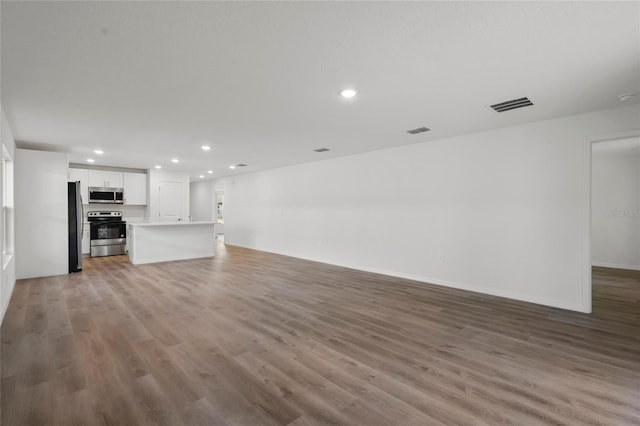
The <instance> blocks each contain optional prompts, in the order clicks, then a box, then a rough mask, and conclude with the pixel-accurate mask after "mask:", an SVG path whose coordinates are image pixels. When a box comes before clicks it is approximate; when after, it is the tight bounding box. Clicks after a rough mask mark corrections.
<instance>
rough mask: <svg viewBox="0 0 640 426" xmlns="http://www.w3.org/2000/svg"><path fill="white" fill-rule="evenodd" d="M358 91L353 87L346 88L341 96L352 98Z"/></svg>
mask: <svg viewBox="0 0 640 426" xmlns="http://www.w3.org/2000/svg"><path fill="white" fill-rule="evenodd" d="M356 93H357V92H356V91H355V90H353V89H344V90H343V91H342V92H340V96H342V97H343V98H347V99H351V98H353V97H354V96H355V95H356Z"/></svg>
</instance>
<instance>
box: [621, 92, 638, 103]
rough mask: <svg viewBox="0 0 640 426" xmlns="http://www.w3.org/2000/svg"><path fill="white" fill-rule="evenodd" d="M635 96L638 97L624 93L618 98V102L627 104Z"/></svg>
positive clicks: (634, 94)
mask: <svg viewBox="0 0 640 426" xmlns="http://www.w3.org/2000/svg"><path fill="white" fill-rule="evenodd" d="M636 96H638V94H637V93H625V94H623V95H620V96H618V100H619V101H620V102H629V101H631V100H633V99H634V98H635V97H636Z"/></svg>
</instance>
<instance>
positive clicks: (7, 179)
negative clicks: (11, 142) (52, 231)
mask: <svg viewBox="0 0 640 426" xmlns="http://www.w3.org/2000/svg"><path fill="white" fill-rule="evenodd" d="M1 238H2V260H3V265H2V266H3V269H4V267H6V265H7V264H8V263H9V262H10V261H11V258H12V256H13V249H14V246H13V159H12V158H11V155H10V154H9V151H8V150H7V148H6V147H5V146H4V144H3V145H2V236H1Z"/></svg>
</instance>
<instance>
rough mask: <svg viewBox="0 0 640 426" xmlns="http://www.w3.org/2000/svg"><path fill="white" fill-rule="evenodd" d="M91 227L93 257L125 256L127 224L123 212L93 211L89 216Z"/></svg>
mask: <svg viewBox="0 0 640 426" xmlns="http://www.w3.org/2000/svg"><path fill="white" fill-rule="evenodd" d="M87 219H88V220H89V224H90V226H91V257H98V256H114V255H117V254H125V246H126V244H127V222H125V221H123V220H122V212H109V211H92V212H89V213H88V214H87Z"/></svg>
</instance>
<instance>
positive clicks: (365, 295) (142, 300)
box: [1, 245, 640, 426]
mask: <svg viewBox="0 0 640 426" xmlns="http://www.w3.org/2000/svg"><path fill="white" fill-rule="evenodd" d="M1 355H2V360H1V363H2V389H1V391H2V394H1V400H2V404H1V408H2V413H1V416H2V425H3V426H9V425H41V424H42V425H44V424H47V425H65V426H66V425H136V424H139V425H152V424H164V425H295V426H303V425H367V426H374V425H385V426H387V425H439V424H450V425H497V424H514V425H561V424H565V425H580V424H589V425H591V424H602V425H639V424H640V273H635V272H617V271H614V270H606V269H595V270H594V314H593V315H591V316H588V315H582V314H578V313H571V312H567V311H562V310H558V309H551V308H545V307H541V306H537V305H531V304H526V303H519V302H514V301H509V300H506V299H501V298H497V297H491V296H484V295H479V294H475V293H469V292H464V291H457V290H452V289H446V288H442V287H436V286H429V285H424V284H420V283H416V282H412V281H406V280H400V279H394V278H390V277H385V276H380V275H374V274H369V273H364V272H357V271H353V270H348V269H343V268H339V267H333V266H329V265H323V264H318V263H313V262H308V261H303V260H297V259H292V258H287V257H283V256H277V255H272V254H267V253H261V252H256V251H251V250H245V249H240V248H233V247H224V246H223V245H220V246H219V247H218V256H217V257H216V258H215V259H213V260H212V259H202V260H194V261H182V262H173V263H163V264H155V265H142V266H137V267H134V266H132V265H130V264H129V263H128V262H127V261H126V258H122V257H111V258H98V259H91V260H89V261H87V262H86V264H85V271H84V272H82V273H81V274H73V275H69V276H61V277H51V278H43V279H32V280H24V281H20V282H18V283H17V284H16V289H15V292H14V294H13V298H12V300H11V304H10V306H9V309H8V312H7V314H6V318H5V320H4V324H3V326H2V354H1Z"/></svg>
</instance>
